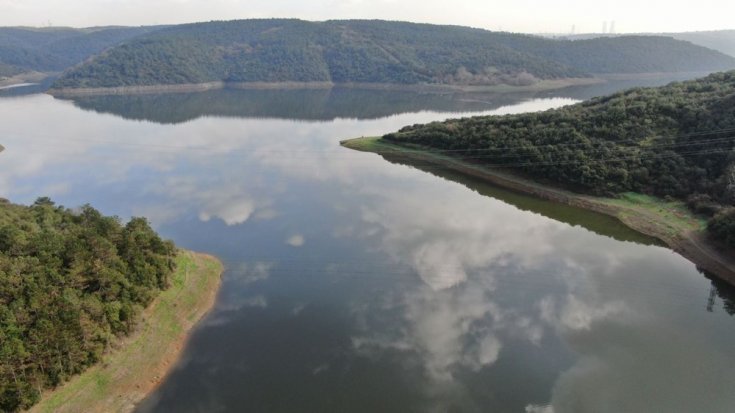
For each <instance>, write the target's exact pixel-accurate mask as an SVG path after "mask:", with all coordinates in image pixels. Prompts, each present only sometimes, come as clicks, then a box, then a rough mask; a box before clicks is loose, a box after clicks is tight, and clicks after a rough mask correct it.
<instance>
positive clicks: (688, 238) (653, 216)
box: [340, 137, 735, 285]
mask: <svg viewBox="0 0 735 413" xmlns="http://www.w3.org/2000/svg"><path fill="white" fill-rule="evenodd" d="M340 144H341V145H342V146H344V147H347V148H350V149H354V150H358V151H363V152H374V153H377V154H379V155H381V156H383V157H384V158H386V159H389V160H391V159H394V160H397V161H400V160H404V161H407V163H409V164H410V163H411V162H422V163H428V164H432V165H436V166H440V167H443V168H447V169H450V170H454V171H457V172H460V173H463V174H466V175H469V176H472V177H476V178H480V179H483V180H485V181H487V182H490V183H492V184H494V185H498V186H500V187H504V188H507V189H510V190H514V191H517V192H521V193H524V194H529V195H532V196H536V197H539V198H541V199H546V200H549V201H554V202H560V203H563V204H567V205H571V206H574V207H579V208H584V209H588V210H592V211H595V212H598V213H602V214H606V215H610V216H613V217H615V218H617V219H618V220H620V221H621V222H622V223H623V224H625V225H626V226H628V227H630V228H632V229H633V230H635V231H638V232H641V233H643V234H645V235H649V236H652V237H654V238H657V239H659V240H661V241H663V242H664V243H665V244H666V245H668V246H669V248H671V249H672V250H674V251H676V252H677V253H679V254H681V255H682V256H683V257H684V258H686V259H688V260H689V261H691V262H693V263H694V264H696V265H697V266H698V267H700V268H702V269H704V270H707V271H709V272H711V273H713V274H715V275H717V276H718V277H720V278H722V279H723V280H725V281H727V282H729V283H730V284H733V285H735V259H734V258H733V257H732V256H730V254H728V253H727V252H725V251H722V250H720V249H719V248H718V247H717V246H715V245H713V244H712V243H711V242H710V241H709V240H708V239H707V237H706V235H705V233H704V229H705V227H706V221H705V220H704V219H701V218H699V217H697V216H695V215H694V214H692V213H691V212H689V210H688V209H687V207H686V205H684V203H683V202H681V201H671V202H669V201H664V200H661V199H658V198H655V197H652V196H648V195H643V194H638V193H625V194H622V195H621V196H620V197H619V198H603V197H595V196H588V195H580V194H576V193H573V192H570V191H566V190H563V189H558V188H553V187H549V186H546V185H543V184H540V183H537V182H533V181H531V180H528V179H524V178H523V177H520V176H517V175H514V174H511V173H508V172H504V171H498V170H494V169H490V168H486V167H483V166H481V165H477V164H474V163H470V162H467V161H463V160H462V159H461V158H456V157H450V156H446V155H443V154H440V153H437V152H436V151H433V150H432V149H428V148H423V147H413V146H412V147H410V148H409V147H404V146H399V145H394V144H391V143H387V142H385V141H383V140H381V139H380V138H379V137H363V138H356V139H349V140H345V141H342V142H340Z"/></svg>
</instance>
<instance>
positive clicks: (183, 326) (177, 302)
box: [30, 251, 223, 413]
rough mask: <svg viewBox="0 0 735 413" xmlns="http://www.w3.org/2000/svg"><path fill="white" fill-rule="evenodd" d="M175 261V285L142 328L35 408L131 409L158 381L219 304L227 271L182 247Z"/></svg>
mask: <svg viewBox="0 0 735 413" xmlns="http://www.w3.org/2000/svg"><path fill="white" fill-rule="evenodd" d="M176 264H177V269H176V272H175V274H174V276H173V279H172V283H171V287H170V288H169V289H168V290H166V291H163V292H162V293H161V294H160V295H159V297H158V298H157V299H156V300H155V301H154V303H153V304H152V305H151V306H150V307H148V308H147V309H146V310H145V312H144V314H143V321H142V322H141V325H140V328H139V330H138V331H137V332H135V333H134V334H133V335H131V336H130V337H127V338H125V339H123V340H121V342H120V343H118V344H117V346H116V347H117V348H116V349H115V350H113V351H112V352H111V353H110V354H108V355H106V356H105V357H104V359H103V360H102V361H101V363H99V364H97V365H96V366H94V367H91V368H90V369H88V370H87V371H85V372H84V373H82V374H81V375H79V376H76V377H74V378H73V379H72V380H70V381H69V382H68V383H66V384H64V385H63V386H61V387H59V388H57V389H55V390H53V391H50V392H49V393H47V394H45V395H44V397H43V398H42V400H41V402H40V403H38V404H37V405H36V406H34V407H33V408H32V409H31V410H30V411H31V412H74V413H76V412H128V411H132V410H133V409H134V407H135V405H136V403H138V402H139V401H140V400H142V399H143V398H144V397H145V396H146V395H147V394H148V393H149V392H150V391H151V390H152V389H154V388H155V387H156V386H157V385H158V383H159V382H160V381H161V380H162V378H163V377H164V376H165V374H166V372H167V371H168V369H169V368H170V367H171V366H172V365H173V364H174V363H175V362H176V359H177V358H178V355H179V353H180V351H181V350H182V348H183V346H184V344H185V341H186V337H187V334H188V331H189V330H190V329H191V328H192V327H193V326H194V324H195V323H196V322H197V321H198V320H199V319H200V318H201V317H202V316H203V315H204V314H205V313H206V312H207V311H208V310H209V308H211V306H212V304H213V303H214V298H215V295H216V292H217V290H218V288H219V283H220V275H221V274H222V271H223V267H222V263H220V262H219V261H218V260H217V259H216V258H214V257H212V256H208V255H204V254H197V253H194V252H190V251H180V252H179V255H178V256H177V258H176Z"/></svg>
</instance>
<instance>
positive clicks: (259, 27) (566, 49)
mask: <svg viewBox="0 0 735 413" xmlns="http://www.w3.org/2000/svg"><path fill="white" fill-rule="evenodd" d="M732 68H735V59H734V58H732V57H729V56H726V55H724V54H722V53H719V52H715V51H712V50H709V49H706V48H703V47H700V46H695V45H693V44H691V43H688V42H683V41H676V40H673V39H670V38H663V37H646V38H642V37H630V38H616V39H600V40H597V39H594V40H590V41H584V42H575V41H566V40H551V39H544V38H541V37H536V36H530V35H520V34H510V33H500V32H490V31H486V30H480V29H472V28H467V27H459V26H437V25H428V24H414V23H404V22H387V21H366V20H347V21H327V22H307V21H301V20H277V19H272V20H240V21H228V22H209V23H196V24H187V25H179V26H173V27H169V28H165V29H162V30H159V31H156V32H153V33H150V34H147V35H144V36H140V37H137V38H135V39H132V40H130V41H128V42H126V43H125V44H122V45H120V46H118V47H115V48H113V49H111V50H109V51H107V52H105V53H102V54H101V55H99V56H97V57H95V58H94V59H93V60H91V61H89V62H86V63H85V64H83V65H81V66H79V67H76V68H74V69H72V70H70V71H68V72H67V73H66V74H65V75H64V76H63V77H62V78H61V79H59V80H58V82H57V83H56V85H55V86H56V87H58V88H64V87H67V88H80V87H116V86H139V85H171V84H185V83H204V82H212V81H225V82H287V81H295V82H333V83H393V84H396V83H398V84H417V83H442V84H465V85H466V84H470V85H473V84H482V85H493V84H501V83H502V84H509V85H530V84H533V83H535V82H536V81H538V80H540V79H561V78H573V77H583V76H588V75H589V74H592V73H612V72H622V73H641V72H676V71H715V70H726V69H732Z"/></svg>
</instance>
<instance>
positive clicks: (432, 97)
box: [70, 74, 696, 124]
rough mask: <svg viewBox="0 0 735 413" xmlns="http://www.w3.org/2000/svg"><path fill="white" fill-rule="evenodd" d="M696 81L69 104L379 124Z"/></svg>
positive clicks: (208, 95)
mask: <svg viewBox="0 0 735 413" xmlns="http://www.w3.org/2000/svg"><path fill="white" fill-rule="evenodd" d="M693 77H696V76H695V75H692V74H688V75H678V76H677V75H669V76H666V77H657V78H641V79H635V80H615V81H609V82H607V83H603V84H598V85H588V86H574V87H569V88H565V89H560V90H556V91H547V92H538V93H535V92H522V93H521V92H519V93H462V92H453V93H452V92H445V93H438V92H423V93H422V92H407V91H396V90H376V89H357V88H340V87H337V88H333V89H281V90H278V89H276V90H273V89H268V90H240V89H223V90H212V91H207V92H192V93H167V94H151V95H109V96H83V97H74V98H70V100H72V101H73V102H74V104H75V105H76V106H77V107H79V108H82V109H85V110H92V111H95V112H98V113H110V114H114V115H117V116H121V117H123V118H125V119H134V120H148V121H152V122H157V123H164V124H174V123H181V122H186V121H189V120H193V119H196V118H199V117H202V116H221V117H239V118H279V119H300V120H314V121H318V120H332V119H336V118H355V119H377V118H382V117H386V116H391V115H397V114H401V113H414V112H419V111H426V110H428V111H436V112H455V113H459V112H465V113H467V112H482V111H489V110H493V109H497V108H500V107H502V106H506V105H512V104H515V103H519V102H522V101H525V100H528V99H532V98H550V97H568V98H574V99H580V100H583V99H589V98H591V97H595V96H602V95H607V94H610V93H614V92H617V91H620V90H623V89H628V88H631V87H639V86H659V85H663V84H667V83H669V82H672V81H675V80H685V79H689V78H693Z"/></svg>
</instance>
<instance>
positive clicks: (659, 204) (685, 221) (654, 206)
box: [601, 192, 707, 235]
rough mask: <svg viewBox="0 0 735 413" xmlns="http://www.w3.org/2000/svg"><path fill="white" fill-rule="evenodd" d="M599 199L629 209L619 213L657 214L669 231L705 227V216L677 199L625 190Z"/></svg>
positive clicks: (683, 230)
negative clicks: (613, 196)
mask: <svg viewBox="0 0 735 413" xmlns="http://www.w3.org/2000/svg"><path fill="white" fill-rule="evenodd" d="M601 201H603V202H606V203H608V204H610V205H614V206H618V207H622V208H625V209H628V210H629V211H621V214H632V213H636V212H640V211H643V212H646V213H648V214H651V215H654V216H657V217H658V219H659V220H660V221H661V222H665V223H666V224H667V225H668V226H669V227H670V230H671V231H675V232H678V233H682V232H686V231H699V230H704V229H705V228H706V227H707V220H706V219H705V218H703V217H700V216H697V215H695V214H694V213H692V212H691V211H690V210H689V208H687V206H686V204H685V203H684V202H682V201H678V200H672V201H667V200H664V199H661V198H657V197H654V196H650V195H645V194H639V193H635V192H626V193H623V194H620V196H619V197H618V198H601ZM670 235H673V234H670Z"/></svg>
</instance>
